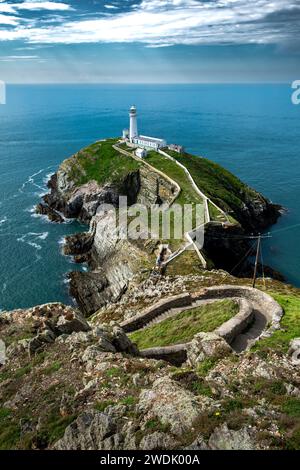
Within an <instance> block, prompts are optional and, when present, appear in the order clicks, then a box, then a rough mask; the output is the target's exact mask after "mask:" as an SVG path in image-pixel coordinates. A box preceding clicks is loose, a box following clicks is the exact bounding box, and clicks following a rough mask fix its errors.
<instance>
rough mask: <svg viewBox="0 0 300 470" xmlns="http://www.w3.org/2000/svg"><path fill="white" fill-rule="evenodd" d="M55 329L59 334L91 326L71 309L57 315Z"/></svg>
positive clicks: (87, 328) (88, 328) (86, 328)
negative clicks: (66, 312)
mask: <svg viewBox="0 0 300 470" xmlns="http://www.w3.org/2000/svg"><path fill="white" fill-rule="evenodd" d="M56 329H57V332H58V334H59V335H62V334H71V333H74V332H79V331H89V330H90V329H91V328H90V326H89V324H88V322H87V321H86V320H85V318H84V317H83V316H82V315H81V314H80V313H79V312H76V311H75V310H73V311H72V312H68V314H62V315H60V316H59V317H58V320H57V323H56Z"/></svg>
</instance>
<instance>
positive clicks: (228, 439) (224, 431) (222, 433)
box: [208, 423, 256, 450]
mask: <svg viewBox="0 0 300 470" xmlns="http://www.w3.org/2000/svg"><path fill="white" fill-rule="evenodd" d="M208 444H209V447H210V448H211V449H213V450H255V449H256V445H255V441H254V439H253V437H252V435H251V432H250V431H249V429H247V427H246V426H244V427H243V428H242V429H240V430H238V431H232V430H231V429H228V426H227V424H226V423H224V424H222V426H220V427H218V428H216V429H215V430H214V432H213V433H212V435H211V436H210V438H209V441H208Z"/></svg>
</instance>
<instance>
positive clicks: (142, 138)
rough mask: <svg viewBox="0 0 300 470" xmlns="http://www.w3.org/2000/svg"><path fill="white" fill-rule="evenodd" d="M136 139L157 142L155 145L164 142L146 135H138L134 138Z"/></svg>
mask: <svg viewBox="0 0 300 470" xmlns="http://www.w3.org/2000/svg"><path fill="white" fill-rule="evenodd" d="M136 139H140V140H146V141H148V142H157V143H162V142H165V140H164V139H158V138H157V137H149V136H147V135H139V136H137V137H136Z"/></svg>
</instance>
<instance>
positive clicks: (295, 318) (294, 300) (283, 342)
mask: <svg viewBox="0 0 300 470" xmlns="http://www.w3.org/2000/svg"><path fill="white" fill-rule="evenodd" d="M270 294H271V295H272V296H273V297H274V299H275V300H276V301H277V302H278V303H279V304H280V305H281V306H282V308H283V310H284V316H283V318H282V320H281V329H280V330H278V331H275V333H273V335H272V336H270V338H265V339H263V340H261V341H259V342H258V343H256V345H255V346H254V349H255V350H257V351H263V350H267V349H276V350H277V351H280V352H287V350H288V348H289V343H290V341H291V340H292V339H294V338H297V337H300V297H299V296H296V295H288V294H275V293H272V292H270Z"/></svg>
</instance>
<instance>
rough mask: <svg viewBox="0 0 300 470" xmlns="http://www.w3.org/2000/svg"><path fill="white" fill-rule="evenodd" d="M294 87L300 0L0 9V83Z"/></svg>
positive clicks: (2, 3)
mask: <svg viewBox="0 0 300 470" xmlns="http://www.w3.org/2000/svg"><path fill="white" fill-rule="evenodd" d="M296 79H300V0H61V1H60V0H56V1H44V0H0V80H3V81H6V82H8V83H218V82H225V83H227V82H228V83H236V82H247V83H249V82H292V81H294V80H296Z"/></svg>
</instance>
